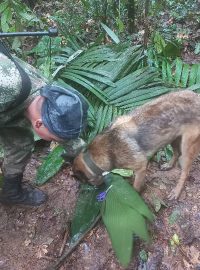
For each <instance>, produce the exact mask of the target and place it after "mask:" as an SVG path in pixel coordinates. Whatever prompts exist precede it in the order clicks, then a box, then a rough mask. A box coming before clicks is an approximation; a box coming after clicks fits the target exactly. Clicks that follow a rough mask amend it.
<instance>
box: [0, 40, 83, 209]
mask: <svg viewBox="0 0 200 270" xmlns="http://www.w3.org/2000/svg"><path fill="white" fill-rule="evenodd" d="M87 109H88V105H87V102H86V101H85V99H84V98H83V97H82V96H81V95H80V93H78V92H77V91H75V90H72V89H70V90H69V89H66V88H64V87H63V86H61V85H57V84H52V85H49V84H48V82H47V80H46V79H45V78H44V77H42V76H41V75H39V74H38V72H36V70H35V69H34V68H33V67H32V66H30V65H28V64H27V63H24V62H23V61H20V60H19V59H15V58H13V57H12V56H11V55H10V54H9V52H8V51H7V50H6V48H5V46H4V45H2V44H1V43H0V145H1V146H3V150H4V160H3V164H2V173H3V187H2V191H1V194H0V202H2V203H4V204H26V205H32V206H37V205H40V204H42V203H43V202H45V201H46V199H47V196H46V194H45V193H43V192H42V191H41V190H39V189H36V188H33V187H25V186H23V185H22V179H23V172H24V170H25V166H26V164H27V161H28V159H29V157H30V155H31V151H32V149H33V147H34V135H33V130H34V131H35V133H37V134H38V135H39V136H40V137H41V138H42V139H44V140H47V141H52V140H54V141H58V142H61V143H65V144H66V145H68V147H69V151H70V150H71V151H72V152H73V153H71V154H70V155H75V154H76V151H78V150H80V148H81V146H82V141H81V140H80V139H79V135H80V133H81V132H82V131H83V130H84V128H85V126H86V119H87Z"/></svg>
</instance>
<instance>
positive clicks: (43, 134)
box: [33, 119, 62, 142]
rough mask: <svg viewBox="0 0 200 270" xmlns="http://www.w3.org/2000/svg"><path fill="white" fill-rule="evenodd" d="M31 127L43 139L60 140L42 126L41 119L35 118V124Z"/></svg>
mask: <svg viewBox="0 0 200 270" xmlns="http://www.w3.org/2000/svg"><path fill="white" fill-rule="evenodd" d="M33 129H34V131H35V132H36V133H37V135H38V136H39V137H40V138H41V139H43V140H45V141H57V142H59V141H62V140H61V139H60V138H58V137H57V136H55V135H54V134H52V133H51V132H50V131H49V130H48V129H47V128H46V127H45V126H44V124H43V123H42V120H41V119H38V120H36V122H35V124H34V125H33Z"/></svg>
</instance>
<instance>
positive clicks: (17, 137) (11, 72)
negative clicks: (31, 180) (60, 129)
mask: <svg viewBox="0 0 200 270" xmlns="http://www.w3.org/2000/svg"><path fill="white" fill-rule="evenodd" d="M16 60H17V62H18V63H19V64H20V65H21V66H22V67H23V68H24V70H25V71H26V73H27V74H28V75H29V77H30V80H31V85H32V89H31V92H30V95H29V97H28V98H27V99H26V100H25V102H23V103H22V104H20V105H18V106H16V107H15V108H14V109H9V106H10V105H11V104H12V102H14V101H15V99H16V97H17V96H18V95H19V92H20V90H21V76H20V73H19V71H18V69H17V68H16V66H15V63H14V62H13V61H11V60H10V59H9V58H8V57H7V56H5V55H4V54H2V53H0V145H2V146H3V149H4V161H3V166H2V171H3V174H4V176H9V175H18V174H20V173H23V171H24V169H25V166H26V164H27V161H28V159H29V157H30V154H31V151H32V149H33V147H34V135H33V131H32V128H31V123H30V122H29V121H28V119H26V117H25V115H24V113H25V110H26V108H27V107H28V106H29V105H30V103H31V102H32V101H33V100H34V98H35V97H36V96H38V95H40V92H39V90H40V88H41V87H42V86H44V85H45V84H46V83H47V80H46V79H45V78H44V77H43V76H41V75H40V74H39V73H38V71H37V72H36V70H35V69H34V68H33V67H32V66H30V65H28V64H27V63H25V62H23V61H21V60H19V59H16ZM82 144H83V142H82V141H80V140H79V139H77V140H70V141H69V142H66V143H65V146H66V147H69V148H70V149H71V150H70V149H69V151H71V152H72V155H74V154H75V152H76V149H77V148H80V146H81V145H82Z"/></svg>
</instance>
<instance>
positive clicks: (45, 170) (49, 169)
mask: <svg viewBox="0 0 200 270" xmlns="http://www.w3.org/2000/svg"><path fill="white" fill-rule="evenodd" d="M63 151H64V148H63V147H62V146H61V145H59V146H57V147H56V148H54V149H53V150H52V151H51V153H50V154H49V155H48V156H47V158H46V159H45V160H44V162H43V163H42V165H41V166H40V167H39V168H38V170H37V175H36V181H35V182H36V184H37V185H42V184H44V183H45V182H47V181H48V180H49V179H50V178H51V177H52V176H54V175H55V174H56V173H57V172H58V171H59V169H60V168H61V166H62V165H63V163H64V159H63V158H62V157H61V154H62V153H63Z"/></svg>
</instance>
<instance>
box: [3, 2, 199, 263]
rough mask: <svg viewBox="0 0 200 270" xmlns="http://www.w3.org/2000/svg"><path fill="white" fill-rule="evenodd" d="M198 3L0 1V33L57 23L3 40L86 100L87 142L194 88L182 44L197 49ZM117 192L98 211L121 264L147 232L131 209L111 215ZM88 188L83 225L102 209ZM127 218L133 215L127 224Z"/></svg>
mask: <svg viewBox="0 0 200 270" xmlns="http://www.w3.org/2000/svg"><path fill="white" fill-rule="evenodd" d="M199 5H200V3H199V1H197V0H195V1H191V0H186V1H182V0H180V1H178V0H162V1H158V0H142V1H138V0H102V1H97V0H81V1H69V0H64V1H55V2H53V1H52V2H49V3H47V2H46V1H41V0H37V1H32V0H26V1H22V0H3V1H1V3H0V17H1V21H0V30H1V31H2V32H13V31H23V30H34V31H35V30H41V29H47V28H48V27H49V26H58V28H59V36H58V37H56V38H53V39H50V38H47V37H43V38H41V39H39V40H38V39H24V38H23V39H19V38H14V39H10V40H8V43H10V45H11V47H12V49H13V51H14V52H15V53H17V54H18V56H20V57H21V58H23V59H24V60H26V61H30V60H31V62H32V64H34V65H35V66H36V67H37V68H38V69H40V70H41V71H42V72H43V73H44V74H45V75H46V76H47V77H48V78H49V80H57V81H59V82H60V83H61V84H64V85H65V86H66V87H68V88H69V89H70V88H75V89H77V90H78V91H80V92H81V93H82V94H83V95H84V96H85V97H86V99H87V101H88V103H89V114H88V129H87V130H86V132H85V133H84V134H83V137H84V139H85V140H86V141H87V142H90V141H91V140H92V139H93V138H94V137H95V136H96V135H97V134H98V133H99V132H101V131H102V130H103V129H104V128H105V127H106V126H107V125H109V123H110V122H111V121H113V119H115V118H116V117H117V116H119V115H122V114H124V113H126V112H129V111H130V110H132V109H133V108H135V107H137V106H139V105H142V104H144V103H145V102H147V101H149V100H151V99H153V98H155V97H157V96H159V95H162V94H164V93H167V92H169V91H173V90H174V89H175V88H177V87H181V88H186V87H190V89H191V90H193V91H200V75H199V74H200V64H199V63H186V62H185V61H184V59H183V58H182V55H183V53H184V52H185V50H188V48H189V49H190V51H191V52H192V53H194V54H196V55H199V54H200V45H199V44H200V43H199V39H198V35H197V34H195V35H192V34H193V33H194V32H195V33H196V32H198V29H199V23H200V19H199V18H200V17H199V13H200V12H199V10H200V9H199ZM191 17H192V19H193V20H192V21H193V23H192V24H191V22H190V21H191ZM30 44H31V45H30ZM62 152H63V148H62V147H61V146H58V147H56V148H55V149H54V150H53V151H52V152H51V153H50V155H49V156H48V157H47V159H46V160H45V162H44V163H43V164H42V166H41V167H40V168H39V170H38V174H37V183H38V184H43V183H44V182H46V181H47V180H48V179H49V178H51V177H52V176H53V175H54V174H55V173H56V172H57V171H58V170H59V169H60V168H61V166H62V165H63V163H64V160H63V159H62V158H60V154H61V153H62ZM52 164H54V166H52ZM115 180H116V182H115V183H121V181H122V179H121V178H120V177H116V179H115ZM118 188H119V187H118ZM118 191H119V189H116V190H115V193H114V192H113V191H111V192H109V193H108V194H109V196H108V197H107V199H108V200H107V201H105V202H103V206H102V212H101V213H102V217H103V220H104V222H105V224H106V226H107V227H109V228H110V226H111V228H110V229H108V231H109V230H110V231H109V233H110V236H111V239H112V242H113V243H114V248H115V251H116V254H118V258H119V259H120V261H121V262H122V263H123V264H124V265H127V264H128V262H129V261H130V257H131V251H132V234H133V232H138V233H136V234H137V235H139V236H140V237H141V238H142V239H145V240H147V239H148V238H149V237H148V234H147V229H146V225H145V222H144V221H145V220H144V217H145V215H142V214H141V213H139V214H138V213H137V212H134V215H132V214H133V211H135V210H133V209H132V208H130V207H129V208H127V205H126V207H125V208H124V206H123V205H121V204H120V205H118V209H119V208H120V207H121V212H126V211H127V215H125V216H123V215H122V213H121V214H120V215H118V214H116V213H118V212H117V211H116V201H119V198H117V194H118V193H117V192H118ZM121 191H122V190H121ZM129 191H130V189H129V188H127V187H125V188H124V192H125V193H127V192H128V194H129ZM91 192H92V196H91V197H90V199H91V201H92V205H94V208H92V207H91V208H90V210H91V211H89V216H86V219H87V218H88V219H87V220H86V222H85V223H84V224H83V226H85V227H84V230H85V229H86V228H87V227H88V226H89V225H88V224H90V223H91V220H92V219H94V216H96V215H97V213H98V212H99V210H100V206H99V204H98V203H96V195H97V190H94V189H92V190H91ZM133 192H134V191H133ZM86 193H87V192H86ZM132 195H133V194H132ZM132 195H131V196H132ZM131 196H129V199H130V198H132V197H131ZM86 197H87V196H86ZM79 199H80V198H79ZM109 200H110V202H109ZM130 200H131V199H130ZM80 201H82V199H80V200H79V201H78V204H77V209H78V210H77V211H78V212H79V214H80V209H79V202H80ZM113 201H115V203H113ZM137 201H139V204H140V205H143V209H147V208H146V206H145V205H144V203H143V201H141V200H140V198H138V197H137ZM94 202H95V203H94ZM106 202H107V205H106ZM134 202H135V201H134ZM127 203H129V202H127ZM87 206H88V204H86V208H87ZM124 209H125V211H124ZM127 209H128V210H127ZM147 211H149V210H147ZM86 212H88V211H86ZM130 212H131V213H132V214H130ZM113 213H115V214H113ZM83 214H84V213H83ZM148 215H151V214H150V212H148ZM119 216H121V217H122V216H123V218H125V219H127V224H129V225H130V226H129V228H128V233H129V234H127V235H126V236H127V238H126V239H125V238H123V237H122V238H123V239H122V238H120V235H119V233H118V231H117V229H116V230H114V229H113V228H114V223H116V220H115V218H118V217H119ZM130 216H131V217H132V218H133V219H131V222H129V221H130V218H129V217H130ZM136 216H137V220H138V219H140V220H141V223H140V224H142V228H143V229H142V232H141V231H140V230H139V231H138V228H139V227H141V226H140V224H139V223H138V224H139V225H138V224H135V223H134V220H135V219H134V217H136ZM143 216H144V217H143ZM147 218H148V217H147ZM149 219H151V218H149ZM118 221H120V222H121V219H120V218H118ZM74 222H75V224H76V225H74V227H73V234H74V235H76V234H78V233H82V232H83V231H81V232H80V228H81V226H82V224H80V218H79V217H77V216H76V214H75V217H74ZM86 223H87V224H86ZM77 224H78V225H77ZM110 224H111V225H110ZM133 225H134V226H135V227H133ZM137 226H138V227H137ZM122 241H125V242H126V246H127V242H128V243H129V244H128V248H129V250H128V251H127V250H124V251H122V250H120V244H119V243H120V242H122ZM125 242H124V243H125ZM118 248H119V249H118Z"/></svg>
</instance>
